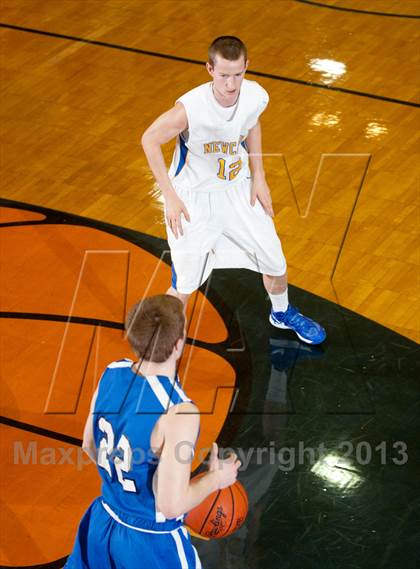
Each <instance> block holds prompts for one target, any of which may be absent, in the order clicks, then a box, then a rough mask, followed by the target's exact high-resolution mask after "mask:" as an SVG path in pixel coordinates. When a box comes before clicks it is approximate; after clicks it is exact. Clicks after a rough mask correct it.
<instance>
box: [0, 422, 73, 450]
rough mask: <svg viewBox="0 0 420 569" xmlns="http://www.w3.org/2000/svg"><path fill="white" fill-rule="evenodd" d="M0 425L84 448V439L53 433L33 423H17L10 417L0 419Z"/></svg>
mask: <svg viewBox="0 0 420 569" xmlns="http://www.w3.org/2000/svg"><path fill="white" fill-rule="evenodd" d="M0 424H1V425H7V426H8V427H13V428H15V429H21V430H22V431H27V432H28V433H34V434H35V435H42V436H43V437H49V438H50V439H54V440H56V441H62V442H63V443H68V444H69V445H75V446H78V447H81V446H82V439H78V438H77V437H72V436H70V435H65V434H64V433H59V432H58V431H52V430H51V429H45V428H44V427H37V426H36V425H32V424H31V423H24V422H23V421H17V420H16V419H11V418H10V417H0Z"/></svg>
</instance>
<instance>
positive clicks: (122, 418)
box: [93, 359, 190, 531]
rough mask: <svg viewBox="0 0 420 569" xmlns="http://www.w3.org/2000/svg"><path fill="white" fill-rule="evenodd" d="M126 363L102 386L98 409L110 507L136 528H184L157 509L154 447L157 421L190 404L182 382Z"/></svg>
mask: <svg viewBox="0 0 420 569" xmlns="http://www.w3.org/2000/svg"><path fill="white" fill-rule="evenodd" d="M132 365H133V362H132V361H131V360H129V359H124V360H120V361H116V362H113V363H111V364H110V365H109V366H108V367H107V368H106V370H105V371H104V373H103V375H102V378H101V380H100V383H99V390H98V395H97V399H96V403H95V408H94V411H93V432H94V439H95V445H96V448H97V451H98V461H97V462H98V469H99V473H100V475H101V478H102V497H103V501H104V503H105V504H106V505H107V506H108V507H109V508H110V509H111V510H112V512H113V513H115V515H116V516H118V518H119V519H120V520H121V521H123V522H125V523H127V521H130V524H131V523H132V521H133V519H134V520H135V526H136V527H142V528H145V529H150V530H155V531H161V530H172V529H174V528H177V527H179V526H180V525H181V524H182V516H181V517H180V518H177V519H176V520H175V519H174V520H167V519H166V518H165V516H164V515H163V514H162V513H161V512H159V511H157V508H156V501H155V495H154V491H153V483H154V474H155V471H156V468H157V465H158V458H157V456H156V455H155V453H154V451H153V449H152V448H151V447H150V437H151V434H152V431H153V429H154V427H155V425H156V422H157V421H158V420H159V418H160V417H161V416H162V414H164V413H166V412H167V411H168V409H169V408H170V407H172V406H173V405H177V404H179V403H183V402H186V401H190V399H188V397H187V396H186V395H185V393H184V391H183V390H182V388H181V386H180V384H179V382H178V379H175V380H173V379H172V380H171V379H170V378H168V377H164V376H147V377H145V376H142V375H138V374H136V373H134V372H133V371H132V369H131V366H132Z"/></svg>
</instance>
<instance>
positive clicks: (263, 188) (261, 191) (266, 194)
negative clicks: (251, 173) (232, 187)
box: [251, 177, 274, 217]
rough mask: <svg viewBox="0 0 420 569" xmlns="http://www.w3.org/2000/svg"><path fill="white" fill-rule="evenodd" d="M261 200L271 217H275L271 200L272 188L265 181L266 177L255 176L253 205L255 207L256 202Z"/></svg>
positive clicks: (252, 196)
mask: <svg viewBox="0 0 420 569" xmlns="http://www.w3.org/2000/svg"><path fill="white" fill-rule="evenodd" d="M257 199H258V201H259V202H260V204H261V205H262V206H263V208H264V211H265V213H266V214H267V215H269V216H270V217H274V210H273V202H272V201H271V192H270V188H269V187H268V185H267V182H266V181H265V178H264V177H262V178H254V180H253V181H252V188H251V205H252V207H254V205H255V202H256V201H257Z"/></svg>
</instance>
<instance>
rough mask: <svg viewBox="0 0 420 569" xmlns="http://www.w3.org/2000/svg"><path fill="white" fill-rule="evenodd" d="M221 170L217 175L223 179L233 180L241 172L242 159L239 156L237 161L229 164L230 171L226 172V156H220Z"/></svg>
mask: <svg viewBox="0 0 420 569" xmlns="http://www.w3.org/2000/svg"><path fill="white" fill-rule="evenodd" d="M217 161H218V163H219V171H218V172H217V177H218V178H220V179H221V180H233V179H234V178H236V176H237V175H238V174H239V172H240V171H241V168H242V159H241V158H239V159H238V160H236V162H232V164H229V171H228V172H227V173H226V160H225V159H224V158H219V159H218V160H217Z"/></svg>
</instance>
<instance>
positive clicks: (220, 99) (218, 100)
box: [211, 83, 239, 109]
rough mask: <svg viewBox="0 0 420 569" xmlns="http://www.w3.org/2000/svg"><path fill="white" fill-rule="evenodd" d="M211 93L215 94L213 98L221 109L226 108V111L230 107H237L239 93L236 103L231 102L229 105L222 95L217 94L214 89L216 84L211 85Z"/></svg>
mask: <svg viewBox="0 0 420 569" xmlns="http://www.w3.org/2000/svg"><path fill="white" fill-rule="evenodd" d="M211 92H212V93H213V97H214V99H215V101H216V103H217V104H218V105H220V106H221V107H224V108H225V109H228V108H229V107H234V106H235V105H236V103H237V102H238V99H239V93H238V96H237V97H236V99H235V102H234V103H232V102H229V104H228V103H227V102H226V100H225V99H224V98H223V97H222V95H220V94H219V93H218V92H217V89H215V88H214V83H212V84H211Z"/></svg>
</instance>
